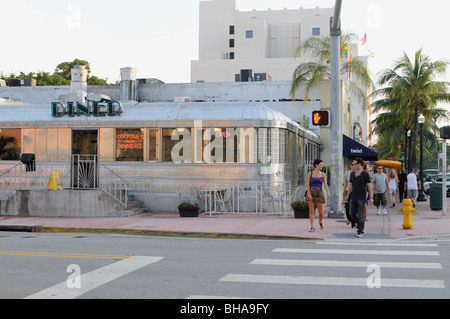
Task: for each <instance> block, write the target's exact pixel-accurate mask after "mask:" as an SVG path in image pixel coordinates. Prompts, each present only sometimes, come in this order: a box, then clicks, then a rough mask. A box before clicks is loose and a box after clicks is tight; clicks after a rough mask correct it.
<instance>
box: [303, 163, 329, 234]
mask: <svg viewBox="0 0 450 319" xmlns="http://www.w3.org/2000/svg"><path fill="white" fill-rule="evenodd" d="M322 169H323V161H321V160H315V161H314V171H312V172H310V173H308V177H307V182H306V186H307V189H308V191H307V196H306V199H307V201H308V202H309V221H310V222H311V230H310V232H311V233H312V232H314V231H315V230H316V229H315V228H314V217H315V216H314V214H315V205H317V210H318V212H319V226H320V229H321V230H324V227H323V204H325V202H326V200H325V196H324V194H323V190H322V188H323V186H325V190H326V191H327V195H328V199H330V198H331V195H330V190H329V189H328V183H327V175H326V174H325V173H323V172H322Z"/></svg>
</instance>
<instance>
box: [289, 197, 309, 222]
mask: <svg viewBox="0 0 450 319" xmlns="http://www.w3.org/2000/svg"><path fill="white" fill-rule="evenodd" d="M291 207H292V209H293V210H294V216H295V218H309V203H308V202H305V201H303V200H299V201H296V202H293V203H292V204H291Z"/></svg>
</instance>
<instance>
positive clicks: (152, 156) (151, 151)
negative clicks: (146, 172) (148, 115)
mask: <svg viewBox="0 0 450 319" xmlns="http://www.w3.org/2000/svg"><path fill="white" fill-rule="evenodd" d="M156 133H157V130H156V129H149V130H148V160H149V161H157V160H158V156H157V151H156V150H157V145H158V143H157V137H156V136H157V134H156Z"/></svg>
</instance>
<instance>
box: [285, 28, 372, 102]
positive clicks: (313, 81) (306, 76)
mask: <svg viewBox="0 0 450 319" xmlns="http://www.w3.org/2000/svg"><path fill="white" fill-rule="evenodd" d="M358 39H359V37H358V35H357V34H354V33H351V32H344V33H343V34H342V36H341V55H342V54H343V53H344V50H345V48H348V46H349V45H350V44H351V43H354V42H356V41H358ZM330 43H331V38H330V37H329V36H321V37H317V36H313V37H311V38H308V39H306V40H305V41H304V42H302V44H301V45H300V46H299V48H298V49H297V53H296V55H297V56H299V55H302V54H304V55H306V56H307V57H308V62H305V63H301V64H300V65H299V66H298V67H297V68H296V70H295V71H294V75H293V82H292V86H291V92H290V94H291V97H292V98H293V99H295V96H296V94H297V91H298V89H299V88H300V87H302V86H305V99H308V98H309V94H310V93H311V91H312V89H314V88H316V87H318V86H319V84H320V82H321V81H324V80H329V79H330V76H331V68H330V66H331V64H330V54H331V51H330ZM349 72H351V74H352V76H351V77H350V79H349V82H348V90H349V92H350V93H352V94H354V95H355V96H356V97H357V98H358V100H359V101H360V102H361V103H362V105H363V106H365V107H367V106H368V102H367V101H368V99H367V88H372V87H373V82H372V79H371V78H370V74H369V72H368V70H367V66H366V64H365V63H363V62H362V61H361V60H359V59H358V58H353V59H348V60H347V61H345V62H344V63H342V65H341V74H348V73H349Z"/></svg>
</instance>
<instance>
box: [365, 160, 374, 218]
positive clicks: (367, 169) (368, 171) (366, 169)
mask: <svg viewBox="0 0 450 319" xmlns="http://www.w3.org/2000/svg"><path fill="white" fill-rule="evenodd" d="M363 170H364V171H365V172H367V174H369V177H370V180H372V172H371V171H370V165H369V164H368V163H367V162H364V163H363ZM369 200H370V194H369V192H367V200H366V206H365V207H364V218H365V220H366V222H367V221H369V220H368V219H367V206H368V204H369Z"/></svg>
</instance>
